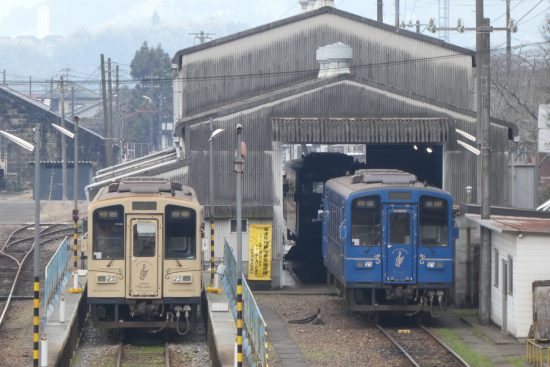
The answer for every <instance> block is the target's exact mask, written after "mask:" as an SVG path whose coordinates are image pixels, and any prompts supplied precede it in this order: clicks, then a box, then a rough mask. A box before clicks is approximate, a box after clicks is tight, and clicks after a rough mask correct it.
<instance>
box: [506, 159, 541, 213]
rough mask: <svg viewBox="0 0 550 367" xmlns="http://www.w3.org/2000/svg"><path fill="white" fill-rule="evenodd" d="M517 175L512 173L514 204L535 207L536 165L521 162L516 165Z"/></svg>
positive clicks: (518, 206) (521, 206) (522, 206)
mask: <svg viewBox="0 0 550 367" xmlns="http://www.w3.org/2000/svg"><path fill="white" fill-rule="evenodd" d="M514 171H515V177H513V175H511V180H513V182H511V185H512V186H513V187H512V188H511V189H510V191H511V193H512V194H511V196H512V205H513V206H514V207H516V208H527V209H534V208H535V200H534V199H535V196H536V195H535V194H534V191H535V183H534V182H535V166H534V165H532V164H521V165H515V166H514Z"/></svg>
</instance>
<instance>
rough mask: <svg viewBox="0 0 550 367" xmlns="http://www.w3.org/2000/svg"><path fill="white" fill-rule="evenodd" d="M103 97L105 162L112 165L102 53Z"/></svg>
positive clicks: (103, 57)
mask: <svg viewBox="0 0 550 367" xmlns="http://www.w3.org/2000/svg"><path fill="white" fill-rule="evenodd" d="M101 97H102V99H103V127H104V129H105V133H104V135H105V164H106V165H107V166H110V165H111V164H112V162H113V159H112V154H113V150H112V149H111V144H112V141H111V139H110V136H109V132H110V130H111V128H110V126H109V111H108V109H107V86H106V85H105V56H104V55H103V54H101Z"/></svg>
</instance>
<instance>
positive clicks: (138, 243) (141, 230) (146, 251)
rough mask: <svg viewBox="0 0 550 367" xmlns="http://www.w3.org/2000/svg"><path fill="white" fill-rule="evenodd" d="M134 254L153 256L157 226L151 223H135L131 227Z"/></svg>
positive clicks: (137, 255)
mask: <svg viewBox="0 0 550 367" xmlns="http://www.w3.org/2000/svg"><path fill="white" fill-rule="evenodd" d="M133 234H134V256H136V257H153V256H155V248H156V247H157V241H156V239H157V228H156V226H155V225H154V224H153V223H136V224H134V228H133Z"/></svg>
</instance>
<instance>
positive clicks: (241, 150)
mask: <svg viewBox="0 0 550 367" xmlns="http://www.w3.org/2000/svg"><path fill="white" fill-rule="evenodd" d="M242 131H243V126H242V125H241V124H237V151H236V152H235V153H236V157H235V173H236V174H237V182H236V191H237V361H236V362H237V366H238V367H242V365H243V263H242V262H243V256H242V252H243V230H242V217H243V216H242V180H243V172H244V171H243V166H244V161H243V158H244V157H246V147H245V145H244V143H243V139H242Z"/></svg>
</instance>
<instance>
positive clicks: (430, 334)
mask: <svg viewBox="0 0 550 367" xmlns="http://www.w3.org/2000/svg"><path fill="white" fill-rule="evenodd" d="M376 326H377V327H378V329H379V330H380V331H381V332H382V333H383V334H384V335H385V336H386V337H387V338H388V339H389V340H390V341H391V342H392V343H393V344H394V345H395V346H396V347H397V348H398V349H399V350H400V351H401V352H402V353H403V354H404V355H405V357H407V359H408V360H409V361H410V362H411V363H412V364H413V366H415V367H422V366H421V365H420V364H419V363H418V362H417V361H416V360H415V359H414V358H413V357H412V356H411V355H410V354H409V353H408V352H407V351H406V349H405V348H404V347H403V346H402V345H401V344H400V343H399V342H398V341H397V340H396V339H395V338H394V337H393V336H391V335H390V334H389V333H388V332H387V331H386V330H385V329H384V328H383V327H382V326H381V325H379V324H378V325H376ZM419 328H420V329H421V330H422V331H424V332H425V333H426V334H427V335H428V336H429V337H430V338H432V339H433V340H434V341H435V342H436V343H437V344H438V345H440V346H441V347H443V349H445V351H446V352H448V353H449V354H451V355H452V356H453V357H454V358H455V359H456V361H457V362H458V363H460V364H461V365H463V366H464V367H470V365H469V364H468V363H467V362H466V361H465V360H464V359H462V357H460V356H459V355H458V354H457V353H456V352H455V351H454V350H452V349H451V348H450V347H449V346H448V345H447V344H445V343H444V342H443V341H442V340H441V339H440V338H439V337H437V336H436V335H435V334H434V333H432V332H431V331H430V330H429V329H428V328H427V327H425V326H424V325H420V327H419Z"/></svg>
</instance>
